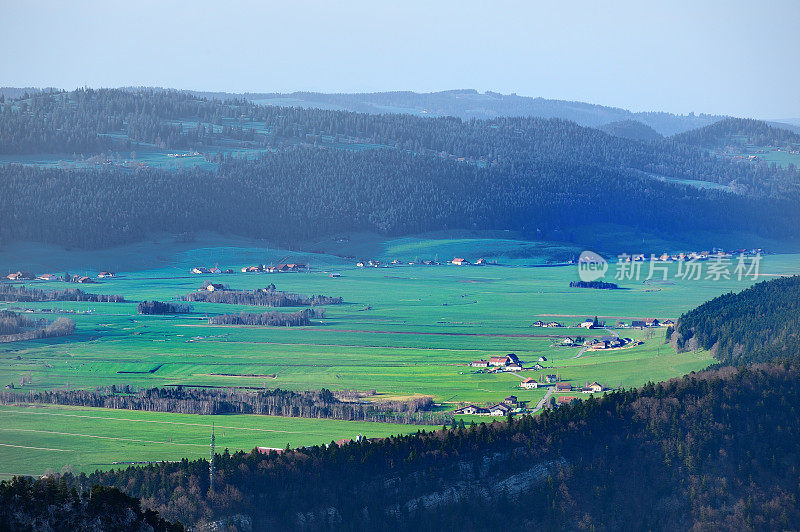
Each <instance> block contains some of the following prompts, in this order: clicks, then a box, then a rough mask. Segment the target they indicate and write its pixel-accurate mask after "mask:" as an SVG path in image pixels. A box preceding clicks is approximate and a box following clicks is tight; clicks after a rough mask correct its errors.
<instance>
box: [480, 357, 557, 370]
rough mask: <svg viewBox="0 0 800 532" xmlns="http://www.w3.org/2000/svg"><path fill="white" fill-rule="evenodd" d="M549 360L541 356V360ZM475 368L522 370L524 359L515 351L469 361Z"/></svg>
mask: <svg viewBox="0 0 800 532" xmlns="http://www.w3.org/2000/svg"><path fill="white" fill-rule="evenodd" d="M544 360H547V359H546V358H544V357H541V358H540V359H539V361H540V362H541V361H544ZM469 365H470V366H471V367H473V368H481V369H485V370H487V373H496V372H501V371H522V370H523V369H524V368H523V367H522V361H521V360H520V359H519V357H518V356H517V355H516V354H514V353H509V354H507V355H501V356H494V357H489V360H473V361H472V362H470V363H469Z"/></svg>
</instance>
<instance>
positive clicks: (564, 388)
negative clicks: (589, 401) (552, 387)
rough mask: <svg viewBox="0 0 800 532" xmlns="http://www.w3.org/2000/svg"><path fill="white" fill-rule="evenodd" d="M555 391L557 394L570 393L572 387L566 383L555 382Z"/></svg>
mask: <svg viewBox="0 0 800 532" xmlns="http://www.w3.org/2000/svg"><path fill="white" fill-rule="evenodd" d="M556 391H557V392H571V391H572V385H571V384H570V383H568V382H557V383H556Z"/></svg>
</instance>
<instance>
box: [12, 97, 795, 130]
mask: <svg viewBox="0 0 800 532" xmlns="http://www.w3.org/2000/svg"><path fill="white" fill-rule="evenodd" d="M121 89H123V90H129V91H139V90H142V89H149V90H169V89H163V88H160V87H143V86H139V87H134V86H131V87H121ZM55 90H58V89H54V88H52V87H48V88H44V89H41V88H34V87H24V88H18V87H0V95H2V96H4V97H5V98H7V99H8V98H19V97H21V96H22V95H23V94H25V93H26V92H28V93H29V94H37V93H41V92H50V91H55ZM185 92H188V93H190V94H192V95H194V96H198V97H203V98H212V99H217V100H229V99H242V98H243V99H246V100H249V101H252V102H253V103H257V104H261V105H274V106H279V107H303V108H314V109H325V110H333V111H353V112H359V113H368V114H385V113H392V114H401V113H405V114H411V115H416V116H434V117H440V116H455V117H458V118H461V119H464V120H469V119H473V118H475V119H491V118H498V117H536V118H560V119H563V120H570V121H573V122H576V123H577V124H579V125H582V126H586V127H595V128H601V129H602V126H605V125H608V124H613V123H616V122H626V121H636V122H640V123H642V124H644V125H646V126H648V127H650V128H652V129H654V130H655V131H656V132H658V133H659V134H660V135H662V136H664V137H669V136H672V135H677V134H679V133H683V132H685V131H690V130H693V129H698V128H702V127H705V126H708V125H711V124H713V123H715V122H717V121H719V120H722V119H724V118H728V117H726V116H724V115H712V114H705V113H701V114H695V113H689V114H687V115H676V114H673V113H667V112H661V111H642V112H632V111H629V110H627V109H623V108H619V107H611V106H605V105H598V104H591V103H586V102H579V101H569V100H556V99H547V98H541V97H530V96H519V95H518V94H516V93H511V94H501V93H498V92H492V91H486V92H484V93H481V92H479V91H477V90H475V89H454V90H446V91H440V92H429V93H417V92H412V91H389V92H372V93H322V92H308V91H298V92H292V93H277V92H244V93H233V92H214V91H196V90H187V91H185ZM766 123H768V124H769V125H771V126H773V127H777V128H781V129H787V130H789V131H793V132H795V133H800V125H798V123H795V122H794V121H792V120H788V119H787V120H786V121H775V120H771V121H766ZM626 138H627V137H626Z"/></svg>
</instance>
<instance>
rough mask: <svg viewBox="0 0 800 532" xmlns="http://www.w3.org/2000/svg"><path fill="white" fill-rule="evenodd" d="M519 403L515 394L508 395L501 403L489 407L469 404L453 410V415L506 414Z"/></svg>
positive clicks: (513, 409)
mask: <svg viewBox="0 0 800 532" xmlns="http://www.w3.org/2000/svg"><path fill="white" fill-rule="evenodd" d="M518 405H519V403H518V401H517V396H516V395H509V396H508V397H506V398H505V399H504V400H503V402H502V403H497V404H496V405H492V406H489V407H483V406H478V405H474V404H469V405H466V406H462V407H461V408H457V409H455V410H453V414H454V415H470V416H506V415H508V414H509V413H510V412H514V411H515V410H518V408H519V406H518Z"/></svg>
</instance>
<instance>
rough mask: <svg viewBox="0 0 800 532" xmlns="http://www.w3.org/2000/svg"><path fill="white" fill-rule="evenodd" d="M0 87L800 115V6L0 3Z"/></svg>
mask: <svg viewBox="0 0 800 532" xmlns="http://www.w3.org/2000/svg"><path fill="white" fill-rule="evenodd" d="M0 46H2V52H1V53H0V85H5V86H55V87H60V88H67V89H72V88H75V87H78V86H84V85H86V86H91V87H114V86H123V85H151V86H152V85H155V86H163V87H175V88H185V89H197V90H212V91H229V92H243V91H252V92H273V91H275V92H290V91H295V90H312V91H324V92H364V91H384V90H414V91H425V92H427V91H437V90H445V89H455V88H475V89H478V90H481V91H484V90H494V91H498V92H504V93H509V92H516V93H517V94H521V95H525V96H542V97H546V98H558V99H567V100H581V101H587V102H592V103H599V104H604V105H613V106H619V107H624V108H628V109H632V110H635V111H639V110H664V111H671V112H677V113H688V112H690V111H695V112H708V113H720V114H732V115H737V116H753V117H759V118H789V117H800V58H799V57H798V56H800V53H799V52H800V0H785V1H777V0H776V1H762V2H753V1H749V2H743V1H737V0H726V1H700V0H695V1H678V0H663V1H661V2H647V1H644V0H638V1H633V2H627V1H617V0H605V1H595V2H569V1H565V0H553V1H550V2H533V1H527V2H526V1H521V2H500V1H496V0H495V1H484V2H471V1H466V0H459V1H456V2H445V1H437V0H428V1H425V2H414V1H403V2H391V3H390V2H381V1H378V0H371V1H368V2H367V1H364V2H361V1H358V2H356V1H353V2H342V1H338V2H337V1H325V2H322V1H320V2H304V1H296V0H282V1H280V2H268V1H263V2H235V1H202V0H194V1H192V2H170V1H168V0H162V1H152V2H150V1H142V0H137V1H125V2H116V1H110V0H105V1H98V2H81V1H80V0H73V1H41V0H40V1H36V2H24V1H22V2H20V1H18V2H11V1H9V0H0Z"/></svg>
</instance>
